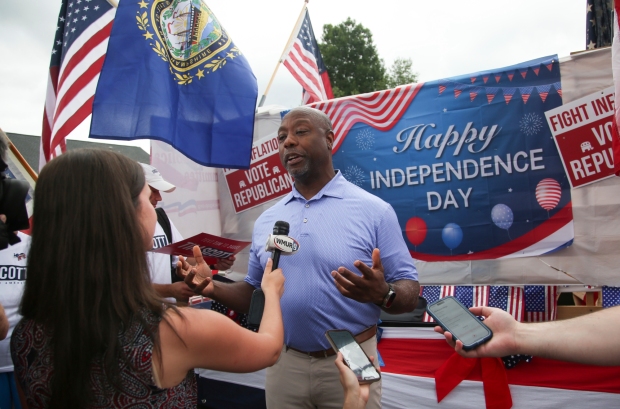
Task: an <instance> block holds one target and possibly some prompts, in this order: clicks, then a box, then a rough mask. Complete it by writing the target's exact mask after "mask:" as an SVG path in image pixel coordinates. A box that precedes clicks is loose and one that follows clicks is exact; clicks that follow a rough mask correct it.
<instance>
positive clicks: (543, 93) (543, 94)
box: [536, 85, 551, 102]
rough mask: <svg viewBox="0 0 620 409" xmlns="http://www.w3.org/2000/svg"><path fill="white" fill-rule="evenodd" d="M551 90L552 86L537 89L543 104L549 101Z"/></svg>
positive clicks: (539, 86) (541, 86) (540, 86)
mask: <svg viewBox="0 0 620 409" xmlns="http://www.w3.org/2000/svg"><path fill="white" fill-rule="evenodd" d="M550 89H551V85H538V86H537V87H536V91H538V95H540V99H541V100H542V102H545V100H546V99H547V95H549V90H550Z"/></svg>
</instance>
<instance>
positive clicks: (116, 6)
mask: <svg viewBox="0 0 620 409" xmlns="http://www.w3.org/2000/svg"><path fill="white" fill-rule="evenodd" d="M106 1H107V2H108V3H110V6H112V7H114V8H115V9H117V8H118V2H117V1H116V0H106Z"/></svg>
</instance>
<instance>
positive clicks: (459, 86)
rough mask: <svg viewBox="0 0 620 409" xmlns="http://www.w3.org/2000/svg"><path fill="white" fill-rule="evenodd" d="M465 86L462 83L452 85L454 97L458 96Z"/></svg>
mask: <svg viewBox="0 0 620 409" xmlns="http://www.w3.org/2000/svg"><path fill="white" fill-rule="evenodd" d="M465 87H466V86H465V85H463V84H457V85H456V87H454V98H458V97H459V95H461V92H463V89H464V88H465Z"/></svg>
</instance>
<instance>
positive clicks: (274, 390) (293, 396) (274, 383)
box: [265, 337, 381, 409]
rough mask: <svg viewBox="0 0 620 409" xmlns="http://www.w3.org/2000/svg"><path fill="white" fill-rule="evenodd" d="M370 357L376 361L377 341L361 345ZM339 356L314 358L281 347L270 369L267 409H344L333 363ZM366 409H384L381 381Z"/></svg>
mask: <svg viewBox="0 0 620 409" xmlns="http://www.w3.org/2000/svg"><path fill="white" fill-rule="evenodd" d="M361 346H362V349H364V352H366V355H368V356H374V357H375V362H374V364H375V366H376V367H377V368H379V362H378V360H377V338H376V337H372V338H370V339H369V340H367V341H365V342H363V343H362V344H361ZM335 360H336V356H335V355H334V356H330V357H327V358H312V357H309V356H308V355H305V354H302V353H300V352H297V351H293V350H292V349H289V350H288V351H287V350H286V346H285V347H283V348H282V353H281V354H280V359H279V360H278V362H277V363H276V364H275V365H274V366H272V367H270V368H267V376H266V380H265V394H266V400H267V408H268V409H291V408H306V409H315V408H316V409H327V408H330V409H331V408H333V409H342V405H343V404H344V391H343V389H342V385H341V384H340V375H339V372H338V368H336V364H334V361H335ZM366 408H367V409H379V408H381V381H379V382H374V383H373V384H372V385H371V386H370V398H369V399H368V404H367V405H366Z"/></svg>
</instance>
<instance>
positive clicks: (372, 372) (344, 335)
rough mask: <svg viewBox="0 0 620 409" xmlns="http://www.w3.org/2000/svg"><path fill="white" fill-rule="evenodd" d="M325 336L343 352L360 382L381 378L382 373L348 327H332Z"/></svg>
mask: <svg viewBox="0 0 620 409" xmlns="http://www.w3.org/2000/svg"><path fill="white" fill-rule="evenodd" d="M325 336H326V337H327V340H328V341H329V343H330V344H331V345H332V348H334V351H340V352H342V357H343V358H344V362H345V363H346V364H347V366H348V367H349V368H351V370H352V371H353V373H354V374H355V375H356V376H357V380H358V381H359V383H361V384H362V383H372V382H376V381H378V380H380V379H381V374H380V373H379V371H377V368H375V367H374V365H373V364H372V362H370V359H368V355H366V352H364V350H363V349H362V347H361V346H360V344H358V343H357V341H356V340H355V338H354V337H353V334H351V332H349V331H347V330H346V329H331V330H329V331H327V332H326V333H325Z"/></svg>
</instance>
